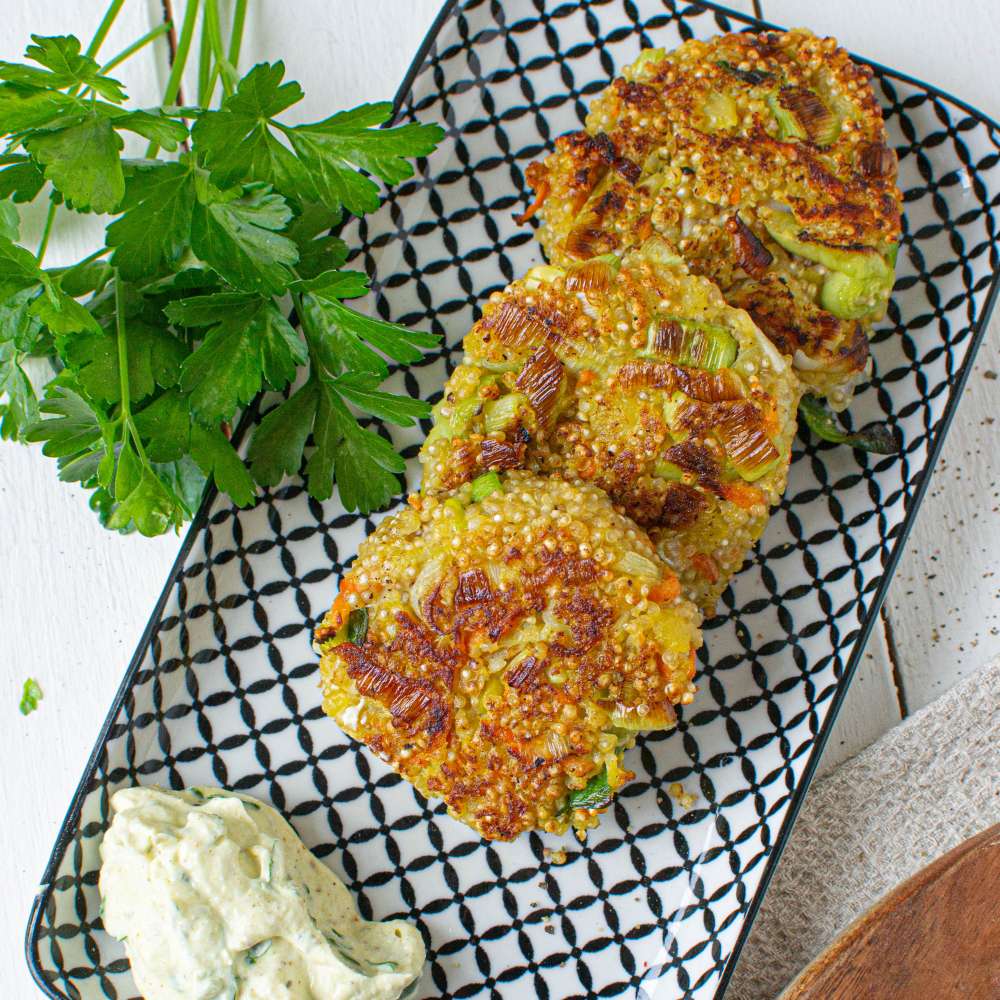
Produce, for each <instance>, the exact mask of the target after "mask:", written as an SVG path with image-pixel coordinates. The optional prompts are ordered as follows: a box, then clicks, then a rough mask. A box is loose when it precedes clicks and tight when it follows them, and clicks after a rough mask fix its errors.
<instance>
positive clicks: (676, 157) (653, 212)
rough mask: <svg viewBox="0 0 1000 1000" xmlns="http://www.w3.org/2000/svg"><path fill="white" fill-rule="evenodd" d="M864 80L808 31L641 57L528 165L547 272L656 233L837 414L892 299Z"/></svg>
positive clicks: (875, 136)
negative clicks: (743, 312)
mask: <svg viewBox="0 0 1000 1000" xmlns="http://www.w3.org/2000/svg"><path fill="white" fill-rule="evenodd" d="M896 173H897V163H896V155H895V153H894V152H893V151H892V150H891V149H890V148H889V147H888V146H887V145H886V132H885V124H884V122H883V119H882V114H881V111H880V109H879V106H878V103H877V101H876V99H875V96H874V93H873V92H872V88H871V83H870V71H869V70H868V69H867V68H866V67H863V66H859V65H857V64H855V63H854V62H852V60H851V59H850V57H849V56H848V54H847V53H846V52H845V51H844V50H843V49H841V48H838V47H837V43H836V41H835V40H834V39H832V38H825V39H820V38H817V37H815V36H814V35H812V34H810V33H809V32H808V31H804V30H795V31H789V32H787V33H778V32H766V33H764V34H759V35H754V34H732V35H722V36H720V37H717V38H713V39H712V40H710V41H707V42H704V41H697V40H694V41H688V42H685V43H684V44H683V45H681V46H680V47H679V48H678V49H676V50H675V51H673V52H670V53H666V52H663V51H662V50H658V49H648V50H646V51H644V52H643V53H642V55H641V56H640V58H639V59H638V60H637V61H636V62H635V63H634V64H633V65H632V66H629V67H627V68H626V69H625V70H624V71H623V73H622V76H621V77H619V78H618V79H616V80H615V81H614V82H613V83H612V84H611V86H610V87H609V88H608V89H607V90H606V91H604V92H603V93H602V94H601V95H600V96H598V97H597V98H596V99H595V100H594V102H593V104H592V106H591V111H590V114H589V115H588V117H587V121H586V128H585V130H583V131H580V132H574V133H572V134H570V135H567V136H563V137H562V138H560V139H559V140H558V141H557V143H556V151H555V152H554V153H553V154H552V155H551V156H550V157H548V159H546V160H545V161H544V162H542V163H536V164H532V165H531V166H530V167H529V168H528V173H527V176H528V181H529V183H530V184H531V185H532V187H534V189H535V192H536V200H535V204H534V205H533V206H532V208H531V209H530V210H529V212H528V213H526V217H527V216H530V215H531V214H533V213H534V212H535V211H537V212H538V214H539V216H540V217H541V219H542V223H543V224H542V226H541V227H540V229H539V231H538V236H539V239H540V240H541V243H542V246H543V247H544V248H545V251H546V253H547V255H548V257H549V260H550V261H551V262H552V263H553V264H560V265H566V264H568V263H572V262H574V261H579V260H584V259H587V258H590V257H593V256H596V255H599V254H604V253H609V252H621V251H622V250H623V249H625V248H627V247H629V246H632V245H635V244H636V243H639V242H641V241H642V240H643V239H644V238H645V237H646V236H648V235H649V233H650V232H653V231H655V232H658V233H660V234H662V235H663V236H665V237H666V238H667V239H669V240H670V241H671V242H672V243H674V244H675V245H676V246H677V247H678V248H679V250H680V252H681V253H682V255H683V256H684V259H685V260H686V261H687V263H688V264H689V265H690V267H691V269H692V270H693V271H695V272H696V273H698V274H704V275H707V276H708V277H710V278H712V279H713V280H714V281H715V282H717V283H718V285H719V287H720V288H721V289H722V291H723V293H724V295H725V296H726V299H727V301H728V302H729V303H730V304H731V305H735V306H740V307H743V308H746V309H747V310H748V311H749V312H750V315H751V316H752V317H753V318H754V321H755V322H756V323H757V325H758V326H759V327H760V328H761V329H762V330H763V331H764V333H765V334H767V335H768V336H769V337H770V338H771V339H772V341H773V342H774V344H775V345H776V346H777V347H778V349H779V350H780V351H781V352H782V353H783V354H787V355H791V356H793V357H794V363H795V367H796V369H797V370H798V374H799V376H800V377H801V379H802V380H803V382H804V383H805V384H806V386H807V388H808V389H809V390H810V391H813V392H816V393H818V394H821V395H826V396H827V397H828V398H829V400H830V402H831V404H832V405H833V406H834V407H835V408H843V407H844V406H845V405H846V404H847V402H848V401H849V398H850V394H851V391H852V389H853V385H854V383H855V382H856V381H857V380H858V379H859V378H860V377H861V376H862V374H863V373H864V372H865V371H866V369H867V364H868V331H869V329H870V327H871V324H872V322H874V321H877V320H878V319H880V318H881V317H882V315H883V314H884V311H885V307H886V302H887V300H888V296H889V293H890V291H891V289H892V283H893V271H894V265H895V254H896V245H897V243H898V240H899V235H900V211H901V204H902V198H901V195H900V192H899V190H898V188H897V187H896Z"/></svg>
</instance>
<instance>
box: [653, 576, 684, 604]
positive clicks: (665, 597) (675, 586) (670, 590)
mask: <svg viewBox="0 0 1000 1000" xmlns="http://www.w3.org/2000/svg"><path fill="white" fill-rule="evenodd" d="M680 592H681V582H680V580H678V579H677V577H676V576H673V575H671V576H668V577H666V578H665V579H663V580H660V581H659V583H654V584H653V586H652V587H650V588H649V599H650V600H651V601H655V602H656V603H657V604H664V603H666V602H667V601H672V600H673V599H674V598H675V597H677V595H678V594H680Z"/></svg>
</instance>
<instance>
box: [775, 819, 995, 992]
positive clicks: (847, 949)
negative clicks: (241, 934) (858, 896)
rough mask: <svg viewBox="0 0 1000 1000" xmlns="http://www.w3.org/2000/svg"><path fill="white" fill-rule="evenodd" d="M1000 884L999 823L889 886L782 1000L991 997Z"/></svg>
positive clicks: (803, 974) (993, 990)
mask: <svg viewBox="0 0 1000 1000" xmlns="http://www.w3.org/2000/svg"><path fill="white" fill-rule="evenodd" d="M998 888H1000V824H998V825H996V826H993V827H990V828H989V829H988V830H984V831H983V832H982V833H980V834H978V835H977V836H975V837H972V838H970V839H969V840H966V841H965V842H964V843H961V844H959V845H958V847H956V848H954V849H953V850H951V851H949V852H948V853H947V854H945V855H944V856H943V857H941V858H939V859H938V860H937V861H935V862H934V863H933V864H931V865H929V866H928V867H927V868H924V869H923V870H922V871H920V872H918V873H917V874H916V875H914V876H913V877H912V878H910V879H908V880H907V881H906V882H904V883H903V884H902V885H901V886H899V887H898V888H897V889H895V890H893V891H892V892H891V893H889V895H888V896H886V897H885V898H884V899H882V900H881V901H880V902H878V903H877V904H876V905H875V906H874V907H873V908H872V909H871V910H869V911H868V913H866V914H865V915H864V916H863V917H861V918H860V919H859V920H857V921H856V922H855V923H854V924H852V925H851V926H850V927H849V928H848V929H847V930H846V931H845V932H844V933H843V934H842V935H841V936H840V937H839V938H837V940H836V941H835V942H834V943H833V944H832V945H831V946H830V947H829V948H828V949H827V950H826V951H825V952H823V954H821V955H820V956H819V958H817V959H816V960H815V961H814V962H813V963H812V964H811V965H810V966H809V967H808V968H807V969H806V970H805V971H804V972H803V973H802V974H801V975H800V976H799V977H798V978H797V979H796V980H795V982H793V983H792V985H791V986H789V987H788V989H787V990H786V991H785V992H784V993H783V994H782V995H781V998H780V1000H931V998H933V1000H996V998H997V997H1000V895H998Z"/></svg>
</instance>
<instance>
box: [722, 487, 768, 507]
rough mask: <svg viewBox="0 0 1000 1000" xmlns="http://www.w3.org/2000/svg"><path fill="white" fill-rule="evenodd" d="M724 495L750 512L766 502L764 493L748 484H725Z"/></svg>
mask: <svg viewBox="0 0 1000 1000" xmlns="http://www.w3.org/2000/svg"><path fill="white" fill-rule="evenodd" d="M722 495H723V496H724V497H725V498H726V499H727V500H728V501H729V502H730V503H734V504H736V506H737V507H740V508H741V509H743V510H749V509H750V508H751V507H756V506H757V504H759V503H763V502H764V491H763V490H762V489H760V488H758V487H757V486H748V485H747V484H746V483H723V484H722Z"/></svg>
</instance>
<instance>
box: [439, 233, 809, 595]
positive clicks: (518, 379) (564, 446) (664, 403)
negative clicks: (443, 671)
mask: <svg viewBox="0 0 1000 1000" xmlns="http://www.w3.org/2000/svg"><path fill="white" fill-rule="evenodd" d="M797 402H798V382H797V380H796V379H795V377H794V375H793V373H792V371H791V367H790V365H789V364H788V362H787V361H786V360H785V359H784V358H783V357H782V356H781V355H780V354H779V353H778V352H777V351H776V350H775V349H774V348H773V347H772V346H771V344H770V343H769V342H768V341H767V339H766V338H764V337H763V336H762V335H761V333H760V331H759V330H758V329H757V328H756V327H755V326H754V324H753V322H752V321H751V320H750V318H749V317H748V315H747V314H746V313H745V312H744V311H742V310H738V309H733V308H732V307H730V306H728V305H727V304H726V303H725V301H724V299H723V298H722V295H721V294H720V292H719V290H718V289H717V288H716V287H715V286H714V285H713V284H712V282H711V281H709V280H708V279H707V278H704V277H698V276H693V275H691V274H689V273H688V271H687V269H686V268H685V267H684V265H683V264H682V263H681V261H680V259H679V257H678V256H677V255H676V253H674V252H673V251H672V249H671V248H670V247H669V246H668V245H667V244H666V242H665V241H664V240H662V239H661V238H659V237H651V238H650V239H649V240H647V241H646V243H644V244H643V246H642V247H640V248H638V249H636V250H633V251H630V252H628V253H626V254H625V255H624V256H623V257H622V258H621V259H619V258H617V257H615V256H614V255H608V256H604V257H601V258H595V259H593V260H590V261H588V262H585V263H580V264H575V265H572V266H570V267H569V268H567V269H563V268H557V267H551V266H549V267H541V268H535V269H534V270H533V271H532V272H530V273H529V274H528V275H527V276H526V277H525V278H524V279H522V280H520V281H517V282H514V283H513V284H512V285H510V286H509V287H507V288H506V289H504V290H503V291H502V292H497V293H495V294H494V295H493V296H492V297H491V299H490V301H489V302H488V303H487V304H486V307H485V308H484V310H483V316H482V319H481V320H480V321H479V322H478V323H477V324H476V325H475V326H474V327H473V329H472V331H471V332H470V333H469V335H468V337H467V338H466V340H465V357H464V361H463V363H462V364H461V365H460V366H459V367H458V368H457V369H456V370H455V372H454V373H453V375H452V377H451V379H449V381H448V384H447V385H446V386H445V390H444V395H443V398H442V400H441V402H440V403H439V404H438V405H437V406H436V407H435V411H434V419H435V423H434V427H433V429H432V431H431V433H430V435H429V436H428V438H427V441H426V443H425V445H424V447H423V450H422V451H421V456H420V457H421V461H422V463H423V468H424V482H423V490H424V492H425V493H428V494H433V493H437V492H440V491H442V490H450V489H453V488H455V487H456V486H459V485H460V484H462V483H463V482H467V481H469V480H472V479H474V478H476V477H480V476H483V475H484V473H488V471H489V470H501V469H506V468H520V467H524V468H529V469H532V470H534V471H536V472H539V473H544V474H553V473H556V474H559V475H561V476H563V477H564V478H567V479H572V480H582V481H586V482H590V483H593V484H595V485H597V486H600V487H601V488H602V489H604V490H606V491H607V492H608V493H609V495H610V496H611V498H612V499H613V500H614V501H615V502H617V503H619V504H621V505H622V507H623V508H624V510H625V513H626V514H628V516H630V517H631V518H633V519H634V520H635V521H636V522H637V523H638V524H640V525H641V526H643V527H645V528H647V529H650V530H651V531H652V532H653V536H654V539H655V540H656V541H657V543H658V544H659V546H660V550H661V554H662V556H663V558H665V559H666V561H667V563H668V565H669V566H670V567H671V568H672V569H673V570H674V572H675V573H677V574H678V575H679V576H680V578H681V580H682V583H683V587H684V594H685V596H687V597H689V598H691V599H692V600H693V601H695V602H696V603H698V604H699V605H701V606H702V607H705V608H706V609H708V608H711V607H712V606H714V604H715V601H716V599H717V597H718V595H719V594H720V593H721V592H722V590H723V589H725V587H726V585H727V583H728V581H729V578H730V577H731V576H732V574H733V573H735V572H736V571H737V570H738V569H739V568H740V566H741V565H742V563H743V560H744V558H745V556H746V554H747V551H748V550H749V548H750V547H751V546H752V545H753V543H754V542H755V541H756V539H757V538H759V537H760V534H761V532H762V531H763V529H764V526H765V524H766V523H767V517H768V511H769V509H770V507H771V505H772V504H774V503H776V502H777V501H778V499H779V498H780V496H781V493H782V491H783V489H784V486H785V480H786V476H787V470H788V461H789V455H790V451H791V440H792V437H793V435H794V432H795V411H796V405H797Z"/></svg>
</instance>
